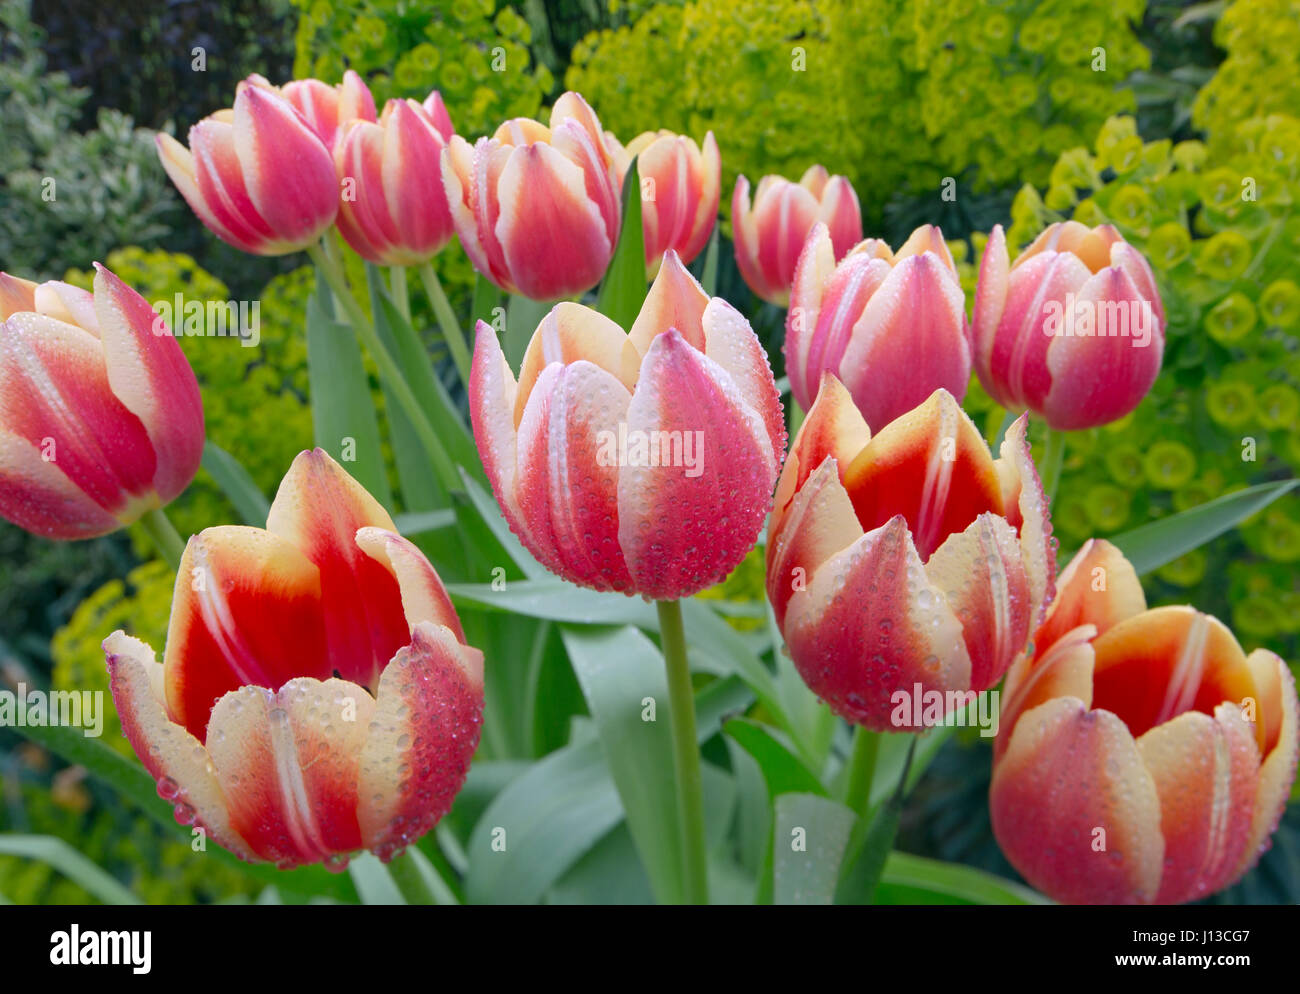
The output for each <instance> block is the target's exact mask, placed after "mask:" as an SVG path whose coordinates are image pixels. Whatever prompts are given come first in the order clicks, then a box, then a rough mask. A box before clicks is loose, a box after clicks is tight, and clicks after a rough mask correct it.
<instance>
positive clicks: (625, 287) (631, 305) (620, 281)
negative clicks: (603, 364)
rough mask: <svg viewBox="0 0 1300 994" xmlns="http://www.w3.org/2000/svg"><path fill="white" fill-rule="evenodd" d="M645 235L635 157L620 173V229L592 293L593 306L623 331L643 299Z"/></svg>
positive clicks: (631, 320) (639, 182) (639, 307)
mask: <svg viewBox="0 0 1300 994" xmlns="http://www.w3.org/2000/svg"><path fill="white" fill-rule="evenodd" d="M645 296H646V278H645V236H644V233H643V231H642V225H641V181H640V179H639V178H638V173H637V160H636V159H635V158H633V160H632V164H631V165H629V166H628V167H627V174H626V175H625V176H624V177H623V229H622V233H621V234H620V235H619V236H618V246H617V247H616V248H615V249H614V257H613V258H612V259H611V260H610V263H609V269H608V270H606V271H605V279H604V280H603V281H602V282H601V284H600V293H599V294H598V295H597V296H596V310H598V311H600V313H601V314H603V315H605V317H607V318H609V319H610V320H611V321H613V322H614V323H615V324H616V325H618V326H619V327H620V328H622V329H623V330H624V331H628V330H630V329H631V327H632V323H633V322H634V321H636V316H637V315H638V314H640V313H641V305H642V304H643V303H645Z"/></svg>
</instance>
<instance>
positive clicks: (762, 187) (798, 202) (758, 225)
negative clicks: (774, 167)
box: [731, 166, 862, 307]
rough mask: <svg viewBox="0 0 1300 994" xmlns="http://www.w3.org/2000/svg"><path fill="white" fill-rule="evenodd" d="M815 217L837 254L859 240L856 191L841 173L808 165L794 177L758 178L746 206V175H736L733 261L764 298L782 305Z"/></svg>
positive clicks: (732, 209)
mask: <svg viewBox="0 0 1300 994" xmlns="http://www.w3.org/2000/svg"><path fill="white" fill-rule="evenodd" d="M818 221H821V222H822V223H823V224H825V225H826V227H827V229H828V230H829V232H830V236H831V245H832V246H833V247H834V249H835V258H836V260H839V259H842V258H844V255H845V254H846V253H847V252H848V251H849V249H851V248H852V247H853V246H854V245H856V244H858V242H860V241H862V209H861V207H859V205H858V195H857V194H856V193H854V192H853V187H852V186H851V185H849V181H848V180H847V179H845V178H844V177H843V176H831V175H830V174H829V173H827V172H826V170H825V168H824V167H822V166H812V167H811V168H809V170H808V171H807V172H805V173H804V174H803V177H802V178H801V179H800V180H799V182H798V183H791V182H790V181H789V180H788V179H785V178H784V177H781V176H764V177H763V178H762V179H761V180H759V181H758V190H757V192H756V193H755V194H754V204H753V207H752V208H751V207H750V202H749V180H747V179H746V178H745V177H744V176H743V175H742V176H738V177H737V178H736V192H735V193H734V194H733V195H732V198H731V224H732V235H733V240H734V242H735V247H736V265H737V266H739V267H740V275H741V276H743V277H744V278H745V282H746V283H748V284H749V288H750V289H751V290H753V291H754V293H756V294H757V295H758V296H760V297H762V298H763V299H764V300H766V301H767V302H768V303H771V304H776V305H777V306H778V307H784V306H785V305H786V302H787V301H788V300H789V299H790V284H791V283H792V282H793V281H794V271H795V266H796V265H797V264H798V262H799V255H800V253H801V252H802V251H803V247H804V242H805V241H807V239H808V233H809V232H810V231H811V230H812V226H813V225H814V224H816V223H817V222H818Z"/></svg>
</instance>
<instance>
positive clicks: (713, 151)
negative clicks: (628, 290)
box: [605, 131, 722, 279]
mask: <svg viewBox="0 0 1300 994" xmlns="http://www.w3.org/2000/svg"><path fill="white" fill-rule="evenodd" d="M605 140H606V142H607V144H608V145H609V147H610V150H611V153H612V154H613V157H614V162H615V167H616V169H617V171H618V174H619V175H620V176H622V175H625V174H626V173H627V170H628V167H629V166H631V164H632V159H633V158H636V160H637V173H638V175H639V177H640V180H641V225H642V230H643V233H644V240H645V260H646V271H647V272H648V273H649V275H650V278H651V279H653V278H654V276H655V274H657V273H658V272H659V265H660V263H662V262H663V257H664V253H665V252H667V251H668V250H669V249H672V250H673V251H674V252H676V253H677V256H678V258H680V259H681V260H682V262H683V263H686V264H687V265H689V264H690V263H691V262H693V261H694V259H695V257H696V256H698V255H699V254H700V253H701V252H702V251H704V246H705V245H707V244H708V243H709V235H710V234H712V232H713V225H714V223H715V222H716V221H717V218H718V201H719V199H720V198H721V196H722V159H721V158H720V157H719V156H718V143H717V142H716V141H715V140H714V138H713V132H712V131H710V132H709V133H708V134H706V135H705V136H704V148H703V151H701V149H700V146H699V145H696V144H695V139H693V138H690V137H688V136H686V135H676V134H673V133H672V132H671V131H647V132H645V133H643V134H640V135H637V136H636V137H635V138H633V139H632V140H631V141H630V142H629V143H628V145H627V147H626V148H624V147H623V146H622V145H620V144H619V141H618V139H617V138H615V137H614V136H613V135H612V134H610V133H609V132H606V133H605Z"/></svg>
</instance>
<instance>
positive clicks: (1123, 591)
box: [1034, 538, 1147, 652]
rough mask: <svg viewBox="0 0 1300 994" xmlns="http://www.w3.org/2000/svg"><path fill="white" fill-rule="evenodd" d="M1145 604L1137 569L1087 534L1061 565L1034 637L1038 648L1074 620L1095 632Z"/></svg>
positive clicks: (1069, 628) (1062, 632)
mask: <svg viewBox="0 0 1300 994" xmlns="http://www.w3.org/2000/svg"><path fill="white" fill-rule="evenodd" d="M1146 607H1147V603H1146V596H1145V595H1144V594H1143V593H1142V584H1141V582H1140V581H1139V580H1138V577H1137V571H1136V570H1134V569H1133V566H1132V564H1131V563H1130V562H1129V561H1128V560H1127V559H1125V558H1124V554H1123V553H1122V552H1120V551H1119V549H1117V548H1115V546H1113V545H1111V544H1110V543H1109V542H1107V541H1106V540H1105V539H1097V538H1090V539H1088V541H1086V542H1085V543H1084V544H1083V547H1082V548H1081V549H1080V550H1079V551H1078V552H1076V553H1075V555H1074V558H1073V559H1071V560H1070V563H1069V565H1068V566H1066V567H1065V569H1064V570H1062V571H1061V575H1060V577H1059V578H1058V579H1057V581H1056V597H1055V599H1054V600H1053V601H1052V604H1051V606H1050V607H1049V608H1048V610H1047V615H1046V617H1045V618H1044V619H1043V624H1042V625H1041V626H1040V627H1039V629H1038V632H1037V633H1036V634H1035V635H1034V642H1035V643H1036V644H1037V646H1038V651H1039V652H1042V651H1044V650H1045V649H1047V648H1049V647H1050V646H1051V645H1053V644H1054V643H1055V642H1056V641H1057V639H1060V638H1062V637H1063V636H1064V635H1065V634H1066V633H1067V632H1070V631H1072V630H1073V629H1075V628H1077V627H1078V626H1080V625H1093V626H1094V627H1095V628H1096V630H1097V634H1101V633H1102V632H1107V631H1109V630H1110V629H1112V628H1114V627H1115V625H1117V624H1118V623H1119V622H1121V621H1124V620H1126V619H1128V618H1131V617H1133V616H1134V615H1136V614H1141V613H1142V612H1143V611H1145V610H1146Z"/></svg>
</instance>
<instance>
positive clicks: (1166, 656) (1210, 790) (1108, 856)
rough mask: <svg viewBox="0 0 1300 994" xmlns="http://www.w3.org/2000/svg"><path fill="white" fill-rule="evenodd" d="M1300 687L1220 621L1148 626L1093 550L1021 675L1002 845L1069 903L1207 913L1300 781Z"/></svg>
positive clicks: (1127, 577) (1007, 702) (1013, 699)
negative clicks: (1299, 776) (1184, 905)
mask: <svg viewBox="0 0 1300 994" xmlns="http://www.w3.org/2000/svg"><path fill="white" fill-rule="evenodd" d="M1297 710H1300V706H1298V705H1297V701H1296V692H1295V680H1294V678H1293V677H1292V675H1291V671H1290V669H1289V668H1288V667H1287V665H1286V664H1285V663H1284V662H1283V661H1282V660H1281V659H1279V658H1278V657H1277V656H1276V655H1274V654H1273V653H1271V652H1269V651H1268V650H1267V649H1256V650H1255V651H1254V652H1252V653H1251V654H1250V655H1249V656H1247V655H1246V654H1245V653H1244V652H1243V651H1242V649H1241V646H1240V645H1238V643H1237V640H1236V639H1235V638H1234V637H1233V635H1232V633H1231V632H1230V631H1229V630H1228V629H1227V628H1226V627H1224V626H1223V625H1222V624H1221V623H1220V622H1219V621H1218V620H1216V619H1215V618H1212V617H1210V616H1209V615H1205V614H1201V613H1200V612H1199V611H1195V610H1193V609H1192V608H1190V607H1159V608H1154V609H1151V610H1148V609H1147V607H1146V600H1145V598H1144V597H1143V594H1142V587H1141V584H1139V583H1138V578H1137V574H1136V572H1135V571H1134V569H1133V567H1132V566H1131V565H1130V564H1129V563H1128V561H1127V560H1125V559H1124V557H1123V555H1122V554H1121V553H1120V552H1119V550H1118V549H1116V548H1115V547H1114V546H1112V545H1111V544H1109V543H1108V542H1104V541H1099V540H1093V541H1089V542H1088V543H1087V544H1085V545H1084V547H1083V548H1082V549H1081V550H1080V551H1079V553H1078V555H1076V556H1075V557H1074V559H1073V560H1072V561H1071V562H1070V565H1069V566H1067V567H1066V569H1065V571H1064V572H1063V573H1062V574H1061V577H1060V581H1059V583H1058V589H1057V594H1056V598H1055V600H1054V601H1053V603H1052V605H1051V607H1050V608H1049V610H1048V612H1047V616H1046V618H1045V620H1044V621H1043V624H1042V626H1041V627H1040V628H1039V629H1038V632H1037V633H1036V635H1035V636H1034V642H1033V651H1032V653H1027V654H1025V655H1024V656H1022V657H1021V658H1020V659H1018V660H1017V661H1016V663H1015V665H1013V666H1012V667H1011V669H1010V671H1009V672H1008V673H1007V680H1006V684H1005V686H1004V688H1003V698H1002V716H1001V722H1000V728H999V731H998V738H997V740H996V742H995V745H994V765H993V783H992V787H991V789H990V792H989V808H990V812H991V814H992V818H993V831H994V834H995V835H996V836H997V839H998V844H999V845H1000V846H1001V847H1002V851H1003V852H1004V853H1005V854H1006V856H1007V858H1008V859H1009V860H1010V861H1011V863H1012V864H1013V865H1014V866H1015V867H1016V869H1018V870H1019V871H1020V872H1021V873H1022V874H1023V875H1024V876H1025V878H1026V879H1027V880H1028V881H1029V882H1030V883H1031V884H1033V885H1034V886H1035V887H1037V888H1039V889H1040V890H1042V891H1043V892H1044V893H1046V894H1048V895H1050V896H1051V897H1054V898H1056V899H1057V900H1060V901H1065V902H1069V903H1076V904H1082V903H1088V904H1177V903H1181V902H1183V901H1192V900H1197V899H1199V898H1203V897H1206V896H1208V895H1209V894H1212V893H1214V892H1215V891H1218V890H1222V889H1223V888H1224V887H1227V886H1229V885H1230V884H1232V883H1233V882H1235V881H1236V880H1238V879H1240V877H1241V876H1242V875H1243V874H1244V873H1245V872H1246V871H1247V870H1249V869H1250V868H1251V867H1252V866H1253V865H1254V864H1255V863H1256V861H1257V860H1258V859H1259V857H1260V854H1261V853H1262V852H1264V851H1265V850H1266V849H1267V848H1268V846H1269V839H1270V836H1271V835H1272V834H1273V831H1274V829H1276V828H1277V824H1278V821H1279V819H1280V818H1281V816H1282V810H1283V808H1285V806H1286V802H1287V796H1288V794H1289V793H1290V789H1291V783H1292V781H1293V780H1294V779H1295V770H1296V758H1297V731H1296V729H1297Z"/></svg>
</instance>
